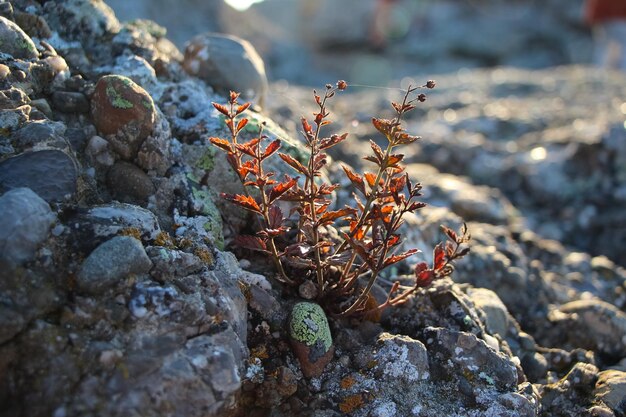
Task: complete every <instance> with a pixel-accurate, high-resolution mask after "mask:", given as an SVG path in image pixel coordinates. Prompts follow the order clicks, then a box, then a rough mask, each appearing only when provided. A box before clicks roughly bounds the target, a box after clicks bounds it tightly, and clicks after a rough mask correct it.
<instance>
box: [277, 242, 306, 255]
mask: <svg viewBox="0 0 626 417" xmlns="http://www.w3.org/2000/svg"><path fill="white" fill-rule="evenodd" d="M312 250H313V246H311V245H309V244H308V243H304V242H300V243H294V244H293V245H289V246H287V247H286V248H285V251H284V254H285V255H287V256H299V257H300V256H306V255H308V254H309V253H311V251H312Z"/></svg>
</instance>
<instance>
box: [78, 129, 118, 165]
mask: <svg viewBox="0 0 626 417" xmlns="http://www.w3.org/2000/svg"><path fill="white" fill-rule="evenodd" d="M85 156H86V157H87V160H88V161H89V162H90V163H91V164H92V165H93V166H95V167H110V166H112V165H113V164H114V163H115V156H113V151H112V150H111V145H110V144H109V141H107V140H106V139H104V138H102V137H100V136H92V137H91V139H89V142H88V143H87V147H86V149H85Z"/></svg>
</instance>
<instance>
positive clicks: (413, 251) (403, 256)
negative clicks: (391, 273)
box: [383, 249, 419, 268]
mask: <svg viewBox="0 0 626 417" xmlns="http://www.w3.org/2000/svg"><path fill="white" fill-rule="evenodd" d="M417 252H419V251H418V250H417V249H411V250H408V251H406V252H403V253H401V254H399V255H393V256H390V257H388V258H387V259H385V262H384V263H383V268H386V267H388V266H389V265H393V264H395V263H398V262H400V261H402V260H404V259H406V258H408V257H409V256H411V255H414V254H416V253H417Z"/></svg>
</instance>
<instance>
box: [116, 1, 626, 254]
mask: <svg viewBox="0 0 626 417" xmlns="http://www.w3.org/2000/svg"><path fill="white" fill-rule="evenodd" d="M594 1H595V2H598V3H602V4H601V6H602V5H603V6H602V7H604V9H603V10H601V13H599V14H598V16H596V19H595V20H594V19H589V14H588V12H587V9H586V7H587V6H589V4H591V2H594ZM108 4H110V5H111V6H112V8H113V9H114V11H115V13H116V14H117V16H118V18H119V19H120V20H122V21H126V20H130V19H135V18H143V19H151V20H154V21H156V22H157V23H159V24H160V25H162V26H164V27H165V28H166V29H167V32H168V33H167V37H168V38H169V39H171V40H172V41H173V42H174V43H175V44H176V45H177V46H178V47H179V49H180V50H181V51H184V50H185V46H186V44H187V42H188V41H189V40H190V39H192V38H193V37H194V36H195V35H197V34H199V33H203V32H207V31H212V32H222V33H229V34H232V35H236V36H239V37H241V38H244V39H246V40H248V41H249V42H251V43H252V45H253V46H254V47H255V48H256V50H257V51H258V52H259V54H260V56H261V57H262V59H263V61H264V64H265V72H266V74H267V78H268V80H269V83H270V88H269V89H268V90H267V94H266V95H265V97H264V98H265V103H264V105H263V112H264V113H266V114H268V115H269V116H270V117H272V119H273V120H275V121H277V122H278V123H279V124H280V125H281V126H282V127H283V128H284V129H285V130H286V131H287V133H289V134H290V135H291V136H293V137H298V136H299V133H298V130H299V129H298V121H299V118H300V116H301V115H308V114H311V112H313V110H314V108H313V107H312V106H311V104H314V103H313V102H312V100H311V87H314V88H321V87H322V86H323V85H324V84H326V83H329V82H334V81H335V80H338V79H344V80H346V81H347V82H348V84H349V85H350V88H349V89H348V91H346V92H345V93H344V94H342V95H340V97H337V98H336V99H335V101H334V102H333V104H332V108H331V111H332V113H333V119H334V122H335V123H333V125H331V129H335V130H336V131H337V132H348V133H350V137H351V140H348V141H345V142H344V143H342V146H338V147H336V148H333V152H332V154H333V155H332V156H333V157H334V158H336V159H337V160H341V161H342V162H346V163H348V164H351V165H353V166H354V167H355V168H359V166H360V164H362V160H361V158H360V156H361V155H362V154H363V152H364V149H367V143H368V142H367V141H368V140H369V139H371V138H376V137H377V135H376V132H375V130H374V129H373V128H372V126H371V123H370V118H371V117H372V115H380V116H388V115H389V111H390V108H389V101H390V100H396V101H397V100H399V99H400V97H399V96H400V94H401V92H400V91H399V90H400V87H401V88H406V87H407V86H408V85H409V84H413V85H416V84H417V85H421V84H423V83H425V82H426V80H428V79H435V80H436V81H437V88H436V89H435V90H433V91H429V92H428V101H427V103H424V104H423V105H420V106H419V108H418V110H417V111H416V112H414V113H412V115H411V116H410V117H409V119H408V120H407V125H408V126H407V128H408V130H409V131H410V132H411V133H413V134H419V135H421V136H422V137H423V139H422V140H421V141H418V142H416V143H415V144H414V145H412V147H411V149H410V152H409V155H407V158H406V161H407V162H409V163H411V164H415V165H414V166H413V168H411V169H413V172H415V178H417V179H418V180H419V181H421V182H422V183H423V184H424V185H425V190H426V193H427V195H426V196H425V198H426V201H427V202H428V203H429V204H430V205H431V206H435V207H437V206H448V207H452V209H453V211H454V212H455V213H457V214H459V215H460V216H461V217H463V218H464V219H465V220H467V221H480V222H486V223H490V224H501V225H506V227H507V228H508V230H511V231H514V233H515V234H516V236H518V237H520V236H522V237H523V236H526V234H527V231H529V230H530V231H532V232H533V233H537V234H538V235H539V236H541V237H542V238H546V239H549V240H551V241H553V242H560V243H562V244H565V245H566V246H568V247H570V248H572V249H573V250H576V251H583V252H587V253H591V254H593V255H606V256H608V257H609V258H610V259H612V260H613V261H616V262H617V263H619V264H621V265H626V250H625V248H626V212H625V211H624V210H623V207H624V204H626V73H624V72H623V71H620V70H612V69H610V68H609V66H608V65H607V64H608V63H611V64H612V65H613V66H617V65H619V56H618V55H619V52H620V51H619V44H620V42H621V43H622V44H623V43H624V42H625V41H626V32H625V31H624V27H625V25H626V23H625V22H626V16H624V17H622V18H612V19H609V20H605V19H601V18H600V17H602V16H604V17H606V15H607V14H608V15H610V14H611V10H610V9H611V8H613V7H615V8H617V9H622V13H623V14H624V15H626V10H624V9H625V8H626V0H606V1H604V2H603V0H588V1H586V0H436V1H435V0H315V1H312V0H224V1H222V0H208V1H207V0H178V1H174V0H136V1H132V2H129V1H127V0H109V1H108ZM607 7H608V9H607ZM591 22H593V25H592V23H591ZM609 35H610V36H609ZM611 36H612V37H613V39H615V40H616V41H613V42H612V43H611V42H609V40H610V39H611ZM199 44H201V42H200V43H199ZM625 49H626V48H625ZM188 50H189V49H188ZM220 51H221V50H220V49H219V48H216V49H214V50H213V52H212V54H213V56H212V57H206V56H203V57H200V58H201V60H208V61H209V62H211V61H214V62H216V63H218V64H215V65H217V66H218V67H223V66H224V65H225V64H224V61H223V59H222V58H221V56H220ZM622 52H623V51H622ZM615 53H617V54H615ZM187 55H189V56H188V57H187ZM193 55H194V54H193V53H192V54H186V58H185V62H187V64H186V65H187V66H188V67H189V65H191V64H189V62H191V61H193ZM205 55H206V54H205ZM616 58H618V59H616ZM624 58H626V53H622V61H624V60H625V59H624ZM234 62H237V61H234ZM192 63H193V62H192ZM622 65H623V66H622V68H626V64H624V63H623V62H622ZM242 67H243V66H242V65H234V66H230V67H228V69H227V70H225V72H228V73H229V75H230V76H231V78H232V79H235V80H239V79H244V78H245V75H244V74H245V71H243V70H242ZM209 73H210V75H207V76H205V80H207V82H208V83H209V84H211V85H213V84H216V83H217V82H218V80H217V79H216V78H215V77H214V75H212V74H213V73H211V72H210V71H209ZM263 77H264V75H263ZM231 88H234V89H239V88H240V87H233V86H231ZM239 91H242V90H241V89H239ZM364 146H365V148H364ZM476 187H484V188H476ZM479 190H482V191H479ZM520 238H521V237H520Z"/></svg>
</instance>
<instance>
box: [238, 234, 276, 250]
mask: <svg viewBox="0 0 626 417" xmlns="http://www.w3.org/2000/svg"><path fill="white" fill-rule="evenodd" d="M234 242H235V245H237V246H239V247H240V248H244V249H251V250H255V251H259V252H265V253H270V252H269V251H268V250H267V246H266V245H265V242H264V241H263V239H261V238H260V237H257V236H248V235H239V236H236V237H235V239H234Z"/></svg>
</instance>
